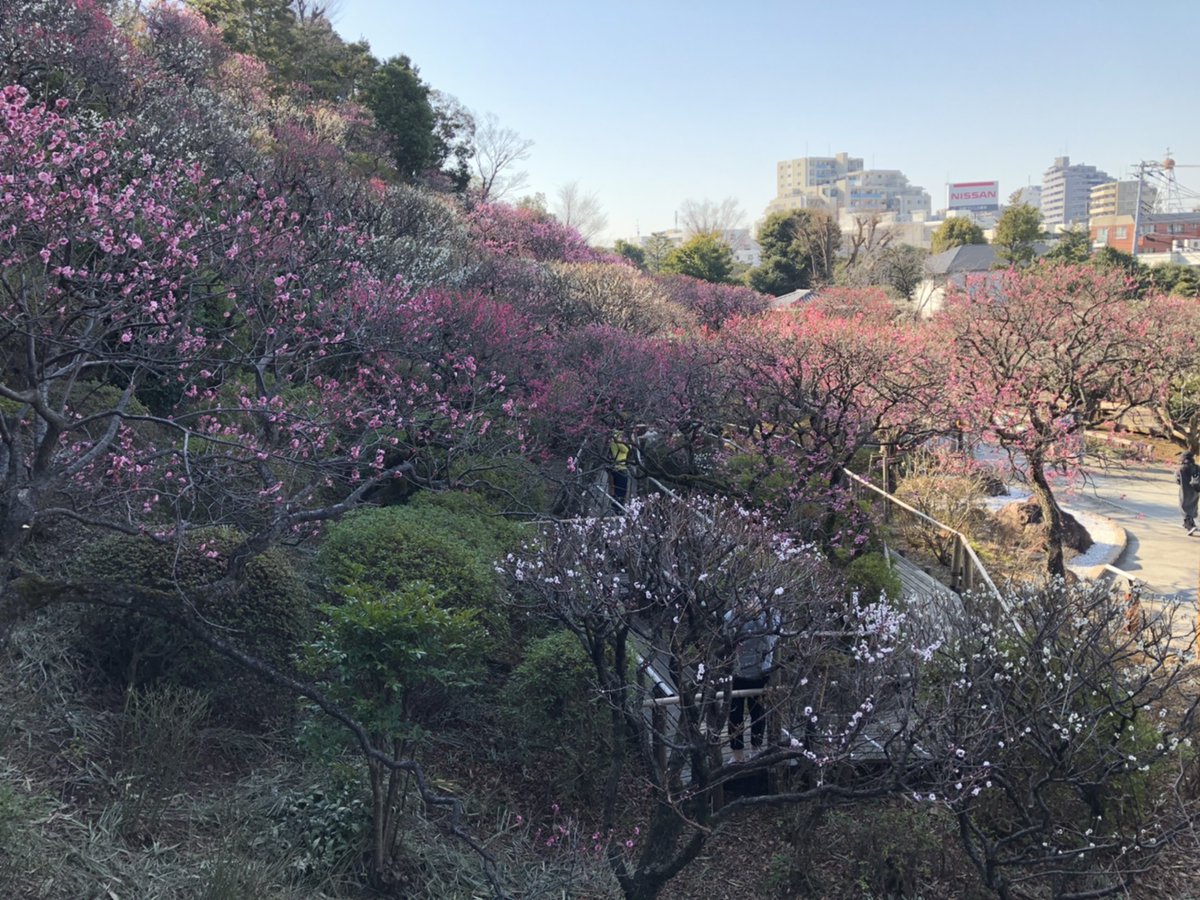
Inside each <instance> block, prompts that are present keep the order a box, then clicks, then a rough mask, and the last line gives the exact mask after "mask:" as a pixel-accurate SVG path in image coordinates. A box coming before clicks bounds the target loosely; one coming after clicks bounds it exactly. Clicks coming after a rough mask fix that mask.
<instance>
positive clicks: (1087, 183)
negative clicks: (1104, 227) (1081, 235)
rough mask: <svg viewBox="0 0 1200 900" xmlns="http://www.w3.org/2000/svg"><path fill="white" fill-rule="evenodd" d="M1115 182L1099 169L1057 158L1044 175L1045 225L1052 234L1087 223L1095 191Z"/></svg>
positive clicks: (1043, 205)
mask: <svg viewBox="0 0 1200 900" xmlns="http://www.w3.org/2000/svg"><path fill="white" fill-rule="evenodd" d="M1112 180H1113V179H1112V178H1110V177H1109V175H1108V173H1107V172H1102V171H1100V170H1099V169H1097V168H1096V167H1095V166H1086V165H1083V164H1082V163H1077V164H1075V165H1072V164H1071V157H1069V156H1059V157H1056V158H1055V160H1054V165H1052V166H1051V167H1050V168H1048V169H1047V170H1046V172H1045V174H1044V175H1043V176H1042V223H1043V224H1044V225H1045V226H1046V228H1047V230H1050V231H1054V230H1056V229H1057V228H1058V227H1059V226H1064V227H1065V226H1070V225H1074V224H1075V223H1086V222H1087V219H1088V201H1089V200H1090V199H1091V191H1092V188H1094V187H1095V186H1096V185H1098V184H1103V183H1104V182H1106V181H1112Z"/></svg>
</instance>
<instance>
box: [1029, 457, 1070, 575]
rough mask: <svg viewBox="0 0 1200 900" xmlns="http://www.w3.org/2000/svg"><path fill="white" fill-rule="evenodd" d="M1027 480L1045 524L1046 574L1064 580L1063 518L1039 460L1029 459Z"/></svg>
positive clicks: (1065, 572)
mask: <svg viewBox="0 0 1200 900" xmlns="http://www.w3.org/2000/svg"><path fill="white" fill-rule="evenodd" d="M1029 478H1030V481H1032V483H1033V496H1034V498H1035V499H1036V500H1037V502H1038V506H1040V507H1041V509H1042V520H1043V521H1044V522H1045V523H1046V574H1047V575H1049V576H1050V577H1051V578H1064V577H1066V574H1067V567H1066V563H1065V561H1064V558H1063V534H1064V532H1065V529H1064V528H1063V516H1062V510H1061V509H1060V508H1059V506H1058V501H1057V500H1055V499H1054V492H1053V491H1051V490H1050V483H1049V482H1048V481H1047V480H1046V471H1045V467H1044V466H1043V465H1042V461H1041V459H1039V458H1037V457H1036V456H1030V457H1029Z"/></svg>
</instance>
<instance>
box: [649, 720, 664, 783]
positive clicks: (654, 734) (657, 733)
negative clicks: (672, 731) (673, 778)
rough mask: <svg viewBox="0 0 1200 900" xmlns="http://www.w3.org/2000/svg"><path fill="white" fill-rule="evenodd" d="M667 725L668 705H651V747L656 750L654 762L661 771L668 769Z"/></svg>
mask: <svg viewBox="0 0 1200 900" xmlns="http://www.w3.org/2000/svg"><path fill="white" fill-rule="evenodd" d="M666 727H667V713H666V707H663V706H659V705H658V704H657V703H656V704H655V705H654V706H652V707H650V747H651V749H652V750H653V751H654V763H655V765H657V766H658V768H659V771H661V772H665V771H666V770H667V742H666V739H665V737H664V735H663V731H664V729H666Z"/></svg>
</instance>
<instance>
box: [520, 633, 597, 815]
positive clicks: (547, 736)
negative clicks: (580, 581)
mask: <svg viewBox="0 0 1200 900" xmlns="http://www.w3.org/2000/svg"><path fill="white" fill-rule="evenodd" d="M500 710H501V719H502V725H503V727H504V728H505V730H506V731H507V732H508V734H509V739H510V741H511V744H512V746H513V747H514V748H515V749H517V750H518V751H519V752H520V753H521V754H522V756H523V757H525V759H526V760H527V761H528V762H530V763H533V764H535V765H536V768H537V769H538V770H539V771H540V772H541V773H542V774H549V775H551V777H552V778H553V779H554V781H555V782H556V783H555V785H554V787H555V789H556V794H557V795H558V796H564V795H568V794H570V795H574V796H575V797H576V798H577V799H578V800H580V801H583V802H587V801H589V800H591V799H593V797H592V794H593V793H594V789H595V788H596V787H597V785H598V783H599V782H600V781H602V780H603V777H604V773H605V768H604V765H603V760H604V755H605V752H606V750H607V747H608V742H609V740H610V739H611V735H610V734H609V730H610V729H609V722H610V719H609V708H608V705H607V704H606V703H605V701H604V699H603V698H602V697H601V696H600V694H599V692H598V691H597V690H596V688H595V685H594V675H593V671H592V665H591V661H590V660H589V659H588V657H587V655H586V654H585V653H584V651H583V648H582V647H581V646H580V645H579V639H578V638H576V637H575V635H574V634H572V633H571V632H569V631H565V630H563V631H555V632H552V633H551V634H548V635H546V636H545V637H542V638H539V639H537V640H535V641H533V642H532V643H530V644H529V646H528V648H527V649H526V651H525V655H524V657H523V658H522V660H521V662H520V663H519V664H518V665H517V666H516V668H514V669H513V672H512V675H511V677H510V678H509V680H508V683H507V684H506V685H505V687H504V689H503V691H502V692H501V694H500Z"/></svg>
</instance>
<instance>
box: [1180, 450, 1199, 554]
mask: <svg viewBox="0 0 1200 900" xmlns="http://www.w3.org/2000/svg"><path fill="white" fill-rule="evenodd" d="M1175 483H1176V484H1178V485H1179V507H1180V509H1182V510H1183V527H1184V528H1186V529H1187V533H1188V534H1195V533H1196V505H1197V501H1198V500H1200V466H1197V465H1196V461H1195V460H1194V459H1193V458H1192V452H1191V451H1190V450H1185V451H1183V453H1181V454H1180V455H1179V468H1178V469H1177V470H1176V471H1175Z"/></svg>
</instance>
